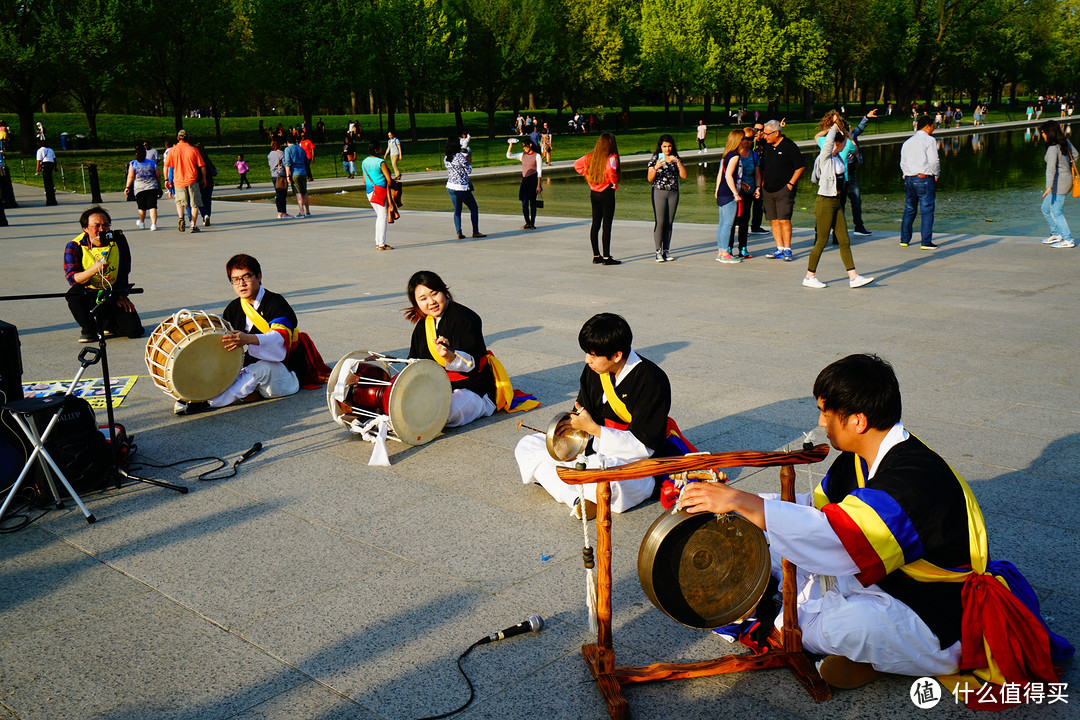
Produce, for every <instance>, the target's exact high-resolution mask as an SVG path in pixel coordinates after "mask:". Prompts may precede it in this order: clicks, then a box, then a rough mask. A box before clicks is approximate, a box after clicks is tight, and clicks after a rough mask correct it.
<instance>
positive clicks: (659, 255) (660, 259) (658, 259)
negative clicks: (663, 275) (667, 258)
mask: <svg viewBox="0 0 1080 720" xmlns="http://www.w3.org/2000/svg"><path fill="white" fill-rule="evenodd" d="M656 262H658V263H662V262H664V253H662V252H661V251H659V250H657V251H656Z"/></svg>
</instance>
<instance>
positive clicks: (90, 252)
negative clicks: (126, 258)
mask: <svg viewBox="0 0 1080 720" xmlns="http://www.w3.org/2000/svg"><path fill="white" fill-rule="evenodd" d="M80 246H81V247H82V267H83V270H88V269H90V268H91V267H93V265H94V263H96V262H97V261H98V260H100V259H101V256H102V255H104V254H105V253H109V258H108V260H107V261H106V263H107V265H106V267H105V274H104V276H103V275H101V274H100V273H99V274H97V275H94V277H92V278H90V281H89V282H88V283H86V286H87V287H91V288H94V289H95V290H100V289H101V288H102V287H104V286H105V285H106V284H108V285H112V284H113V283H115V282H116V278H117V277H119V276H120V250H119V249H118V248H117V247H116V243H109V244H108V245H104V246H102V247H94V246H93V245H90V246H86V245H82V243H80Z"/></svg>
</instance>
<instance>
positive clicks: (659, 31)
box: [641, 0, 708, 125]
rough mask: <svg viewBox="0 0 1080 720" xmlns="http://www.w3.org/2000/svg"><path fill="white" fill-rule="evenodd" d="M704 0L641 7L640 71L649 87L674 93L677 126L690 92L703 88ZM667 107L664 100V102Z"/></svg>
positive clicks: (668, 0)
mask: <svg viewBox="0 0 1080 720" xmlns="http://www.w3.org/2000/svg"><path fill="white" fill-rule="evenodd" d="M705 8H706V2H705V0H643V2H642V6H641V47H642V58H641V62H642V71H643V75H644V79H645V80H646V81H647V83H648V84H649V86H651V87H653V88H660V89H662V90H663V91H664V93H665V95H667V94H669V93H674V95H675V103H676V105H677V106H678V108H679V125H685V124H686V120H685V117H684V114H683V106H684V103H685V101H686V98H687V97H688V96H689V95H691V94H692V93H696V92H701V91H704V90H705V77H706V65H705V63H703V62H702V60H703V59H704V58H707V57H708V35H707V33H706V31H705V27H704V22H703V15H704V11H705ZM664 107H665V108H667V102H665V103H664Z"/></svg>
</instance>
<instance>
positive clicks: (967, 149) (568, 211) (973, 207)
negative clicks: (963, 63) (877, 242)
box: [312, 130, 1080, 236]
mask: <svg viewBox="0 0 1080 720" xmlns="http://www.w3.org/2000/svg"><path fill="white" fill-rule="evenodd" d="M1044 152H1045V147H1044V145H1043V143H1042V142H1041V141H1040V140H1039V138H1038V133H1037V132H1036V131H1034V130H1027V131H1019V130H1012V131H1007V132H988V133H977V134H972V135H959V136H953V137H939V138H938V153H939V156H940V157H941V168H942V170H941V179H940V181H939V182H938V192H937V210H936V212H935V221H934V230H935V231H936V232H943V233H964V234H982V233H992V234H995V235H1025V236H1036V235H1045V234H1046V232H1047V228H1046V224H1045V222H1044V220H1043V218H1042V214H1041V213H1040V212H1039V205H1040V203H1041V202H1042V200H1041V196H1042V191H1043V188H1044V185H1043V182H1044V177H1045V170H1046V164H1045V163H1044V162H1043V154H1044ZM682 155H683V161H684V163H685V164H686V166H687V171H688V173H689V176H688V178H687V179H686V180H684V181H683V182H682V185H681V188H680V200H679V209H678V214H677V216H676V220H677V221H678V222H692V223H704V224H712V223H715V222H716V214H717V213H716V205H715V201H714V199H713V192H714V189H715V187H716V173H717V168H718V165H717V163H715V162H713V163H700V162H697V161H696V159H695V158H696V151H695V150H693V149H689V150H684V151H683V152H682ZM556 159H558V158H556ZM806 159H807V164H808V166H809V164H810V163H811V162H812V157H811V156H810V155H807V156H806ZM809 177H810V171H809V167H808V169H807V171H806V173H805V174H804V176H803V180H801V181H800V182H799V195H798V197H797V200H796V209H795V217H794V219H793V221H794V223H795V225H796V226H798V227H812V226H813V224H814V216H813V204H814V196H815V192H816V189H817V186H816V185H813V184H811V183H810V182H809ZM859 183H860V186H861V188H862V194H863V218H864V220H865V223H866V226H867V228H868V229H870V230H871V231H879V232H882V233H899V231H900V216H901V214H902V213H903V210H904V185H903V180H902V179H901V177H900V143H895V144H890V145H871V146H866V147H864V148H863V164H862V165H861V166H860V167H859ZM543 188H544V190H543V194H542V195H541V199H542V200H544V203H545V206H544V208H543V209H541V210H540V212H539V217H538V218H537V223H538V224H541V223H543V218H544V215H552V216H563V217H589V216H590V208H589V189H588V186H586V184H585V181H584V180H583V179H582V178H581V177H579V176H578V175H576V174H574V173H573V172H567V171H562V172H552V173H551V174H549V175H545V176H544V179H543ZM517 190H518V181H517V180H516V179H512V178H507V179H501V178H499V179H486V178H479V179H477V180H476V193H475V194H476V199H477V202H478V203H479V205H480V212H481V214H483V213H498V214H504V215H518V214H520V212H521V203H520V202H519V201H518V199H517ZM650 194H651V193H650V186H649V183H648V181H647V180H646V170H645V168H644V166H635V167H626V168H624V171H623V182H622V184H621V185H620V186H619V190H618V192H617V194H616V205H615V217H616V219H620V220H647V221H651V220H652V219H653V215H652V204H651V201H650ZM404 200H405V206H404V210H405V211H408V210H445V211H446V212H448V213H449V212H450V198H449V197H448V196H447V194H446V189H445V188H444V187H442V186H440V185H421V186H411V187H407V188H406V190H405V198H404ZM312 202H313V204H319V205H338V206H354V207H367V199H366V198H365V197H364V194H363V193H362V192H350V193H346V194H344V195H330V194H327V195H313V196H312ZM1075 214H1076V209H1075V205H1074V203H1073V201H1072V200H1071V199H1070V201H1068V202H1066V205H1065V215H1066V218H1067V219H1069V220H1070V223H1072V224H1074V226H1075V225H1077V224H1080V223H1077V222H1074V221H1073V218H1074V217H1075ZM847 216H848V226H849V227H850V226H851V211H850V208H849V209H848V213H847ZM447 222H448V223H450V220H449V219H448V220H447ZM450 227H451V228H452V224H450ZM917 231H918V220H916V232H917Z"/></svg>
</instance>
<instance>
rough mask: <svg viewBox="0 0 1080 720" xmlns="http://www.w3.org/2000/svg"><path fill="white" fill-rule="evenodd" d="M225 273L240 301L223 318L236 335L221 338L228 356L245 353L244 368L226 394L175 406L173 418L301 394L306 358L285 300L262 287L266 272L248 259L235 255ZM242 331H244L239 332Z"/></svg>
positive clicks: (227, 264) (235, 301)
mask: <svg viewBox="0 0 1080 720" xmlns="http://www.w3.org/2000/svg"><path fill="white" fill-rule="evenodd" d="M225 272H226V273H227V275H228V277H229V282H231V283H232V286H233V290H235V291H236V295H237V298H236V299H235V300H233V301H232V302H231V303H229V305H228V307H226V308H225V312H224V313H222V315H223V317H224V318H225V320H226V321H227V322H228V323H229V325H231V326H232V327H233V328H234V330H233V331H232V332H228V333H225V334H224V335H223V336H222V337H221V343H222V345H224V346H225V349H226V350H228V351H230V352H235V351H239V352H243V353H244V367H243V368H241V370H240V373H239V374H238V375H237V376H236V380H234V381H233V383H232V385H230V386H229V388H228V389H227V390H225V392H223V393H221V394H220V395H218V396H217V397H215V398H211V399H210V400H208V401H207V402H190V403H187V402H184V401H182V400H177V401H176V405H175V406H174V407H173V412H174V413H176V414H177V415H191V414H193V413H196V412H202V411H203V410H207V409H209V408H219V407H225V406H226V405H231V404H232V403H234V402H236V401H238V400H239V401H248V400H256V399H258V398H259V397H264V398H271V397H280V396H283V395H292V394H293V393H295V392H296V391H297V390H299V389H300V381H299V379H298V378H299V377H302V376H303V374H304V368H305V366H306V360H305V355H304V353H303V352H301V351H299V350H297V351H296V352H292V351H293V350H294V349H296V346H297V341H298V333H297V331H296V314H295V313H294V312H293V309H292V308H291V307H290V306H289V303H288V301H286V300H285V298H283V297H282V296H281V295H278V294H277V293H273V292H270V291H269V290H267V289H266V288H264V287H263V286H262V267H261V266H260V265H259V261H258V260H256V259H255V258H253V257H252V256H250V255H244V254H240V255H233V256H232V257H231V258H229V262H228V263H226V264H225ZM241 328H242V330H241Z"/></svg>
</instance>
